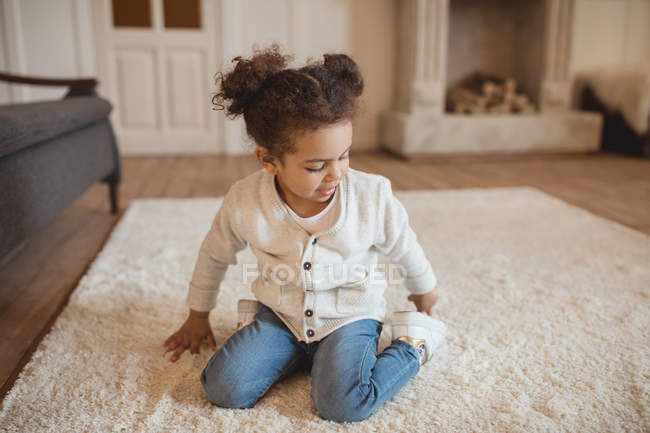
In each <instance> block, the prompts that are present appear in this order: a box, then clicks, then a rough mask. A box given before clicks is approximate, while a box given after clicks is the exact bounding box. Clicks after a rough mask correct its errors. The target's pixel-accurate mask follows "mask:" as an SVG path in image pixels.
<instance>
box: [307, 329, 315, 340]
mask: <svg viewBox="0 0 650 433" xmlns="http://www.w3.org/2000/svg"><path fill="white" fill-rule="evenodd" d="M315 334H316V333H315V332H314V330H313V329H308V330H307V337H309V338H311V337H313V336H314V335H315Z"/></svg>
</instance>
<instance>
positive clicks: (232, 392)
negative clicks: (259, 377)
mask: <svg viewBox="0 0 650 433" xmlns="http://www.w3.org/2000/svg"><path fill="white" fill-rule="evenodd" d="M211 367H212V368H211ZM222 373H223V370H222V369H219V368H214V367H213V366H212V365H211V363H209V364H208V366H207V367H205V369H204V370H203V372H202V373H201V383H202V384H203V389H205V393H206V394H207V396H208V399H209V400H210V401H211V402H212V403H214V404H216V405H217V406H219V407H224V408H229V409H248V408H251V407H253V406H254V405H255V403H256V402H257V399H256V398H255V397H254V396H251V393H250V392H248V391H247V390H246V389H245V387H244V386H241V384H237V383H234V382H233V381H231V380H228V378H227V377H225V376H226V375H224V374H222Z"/></svg>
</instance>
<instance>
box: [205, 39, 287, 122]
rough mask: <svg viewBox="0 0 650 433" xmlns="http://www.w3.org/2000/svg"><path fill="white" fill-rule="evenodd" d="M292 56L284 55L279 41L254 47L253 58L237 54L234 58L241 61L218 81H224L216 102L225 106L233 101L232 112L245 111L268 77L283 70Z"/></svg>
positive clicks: (214, 99) (214, 100) (230, 106)
mask: <svg viewBox="0 0 650 433" xmlns="http://www.w3.org/2000/svg"><path fill="white" fill-rule="evenodd" d="M292 58H293V57H292V56H291V55H282V54H281V53H280V47H279V46H278V44H273V45H271V46H270V47H269V48H267V49H264V50H260V49H256V48H254V49H253V56H252V57H251V58H249V59H247V58H243V57H241V56H237V57H235V58H234V59H232V61H233V62H237V64H236V65H235V67H234V69H233V70H232V71H230V72H228V73H227V74H226V75H225V76H224V75H223V74H218V75H217V79H216V82H217V84H218V82H219V81H221V91H220V92H219V93H218V94H216V95H215V96H214V98H213V102H215V104H216V105H219V106H221V107H222V108H225V107H224V102H225V101H226V100H230V101H231V103H230V105H229V106H228V113H229V114H230V115H232V116H237V115H239V114H242V113H244V112H245V111H246V109H247V108H248V106H249V105H250V104H251V103H252V102H254V101H255V99H256V98H257V96H258V94H259V91H260V90H261V88H262V86H263V85H264V82H265V81H266V79H267V78H269V77H270V76H272V75H274V74H276V73H277V72H279V71H281V70H283V69H284V68H285V67H286V66H287V63H288V62H289V61H290V60H291V59H292Z"/></svg>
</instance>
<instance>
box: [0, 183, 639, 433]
mask: <svg viewBox="0 0 650 433" xmlns="http://www.w3.org/2000/svg"><path fill="white" fill-rule="evenodd" d="M397 195H398V197H399V198H400V199H401V200H402V202H403V203H404V205H405V206H406V208H407V210H408V211H409V214H410V216H411V223H412V225H413V227H414V228H415V230H416V232H417V234H418V238H419V240H420V242H421V243H422V245H423V247H424V249H425V251H426V254H427V256H428V257H429V259H430V260H431V262H432V264H433V266H434V269H435V271H436V273H437V276H438V278H439V286H438V291H439V294H440V301H439V304H438V306H437V307H436V312H437V313H436V314H437V316H438V317H439V318H441V319H442V320H443V321H444V322H446V323H447V325H448V326H449V334H448V339H447V342H446V344H445V345H443V347H442V349H441V350H440V351H439V352H438V354H437V356H436V357H435V358H434V359H433V360H432V361H431V362H429V363H428V364H427V365H426V366H425V367H424V368H423V369H422V370H421V371H420V373H419V374H418V375H417V376H416V377H415V378H413V379H412V380H411V381H410V382H409V383H408V384H407V385H406V387H405V388H403V389H402V390H401V391H400V392H399V393H398V394H397V396H395V397H394V398H393V399H392V400H390V401H389V402H388V403H387V404H386V405H385V406H384V407H383V408H381V409H379V410H378V411H377V412H376V413H375V414H374V415H373V416H371V417H370V418H369V419H368V420H366V421H364V422H361V423H355V424H349V425H345V424H336V423H333V422H327V421H323V420H322V419H320V418H319V417H318V415H317V414H316V412H315V410H314V407H313V404H312V402H311V399H310V397H309V387H310V377H309V375H308V374H307V373H298V374H296V375H295V376H292V377H290V378H289V379H287V380H286V381H284V382H282V383H280V384H278V385H276V386H275V387H274V388H272V390H271V391H270V392H269V394H268V395H267V396H266V397H264V398H263V399H262V400H261V401H260V402H259V403H258V405H257V406H256V407H255V408H253V409H251V410H227V409H220V408H217V407H215V406H213V405H211V404H210V403H209V402H208V400H207V399H206V397H205V395H204V392H203V389H202V387H201V384H200V382H199V374H200V372H201V370H202V368H203V366H204V365H205V364H206V362H207V360H208V357H209V356H210V353H209V350H208V349H207V346H204V347H203V350H202V351H201V353H200V354H199V355H195V356H192V355H189V354H184V355H183V356H182V358H181V359H180V360H179V361H178V362H177V363H176V364H173V363H170V362H169V361H168V360H167V359H166V358H164V357H163V348H162V343H163V341H164V340H165V338H166V337H167V336H168V335H170V334H171V333H172V332H173V331H174V330H176V328H177V327H178V326H179V325H180V324H181V323H182V322H183V320H184V318H185V315H186V307H185V306H184V298H185V294H186V287H187V283H188V280H189V278H190V274H191V271H192V268H193V265H194V261H195V259H196V254H197V251H198V248H199V244H200V242H201V240H202V238H203V236H204V234H205V232H206V231H207V229H208V227H209V224H210V222H211V219H212V217H213V215H214V214H215V212H216V210H217V208H218V206H219V203H220V199H186V200H173V199H151V200H137V201H135V202H133V204H132V205H131V207H130V208H129V209H128V211H127V212H126V214H125V215H124V217H123V218H122V220H121V221H120V222H119V224H118V226H117V227H116V229H115V230H114V232H113V234H112V235H111V237H110V239H109V241H108V242H107V244H106V246H105V247H104V249H103V250H102V252H101V253H100V254H99V256H98V257H97V259H96V260H95V262H94V263H93V264H92V266H91V268H90V270H89V271H88V273H87V275H85V276H84V277H83V279H82V280H81V282H80V283H79V286H78V287H77V288H76V290H75V292H74V294H73V295H72V297H71V299H70V303H69V305H68V306H67V307H66V308H65V309H64V311H63V313H62V314H61V316H60V317H59V318H58V320H57V321H56V323H55V325H54V327H53V329H52V331H51V332H50V333H49V334H48V335H47V336H46V337H45V339H44V340H43V342H42V343H41V345H40V346H39V347H38V349H37V351H36V352H35V353H34V356H33V358H32V360H31V362H30V363H29V364H28V365H27V366H26V367H25V369H24V371H23V373H22V374H21V376H20V377H19V379H18V380H17V381H16V383H15V385H14V387H13V389H12V390H11V391H10V393H9V394H8V395H7V396H6V398H5V400H4V402H3V404H2V409H1V411H0V429H1V430H3V431H15V432H28V431H55V432H61V431H128V432H130V431H146V432H153V431H184V432H186V431H214V432H242V431H243V432H258V431H283V432H284V431H294V432H303V431H309V432H323V431H354V432H376V431H386V432H388V431H404V432H407V431H408V432H426V431H509V432H516V431H551V432H557V431H563V430H564V431H606V432H616V431H639V432H642V431H646V432H647V431H649V430H650V376H649V375H650V371H649V367H650V357H649V356H648V355H649V353H648V352H649V347H650V337H649V334H648V329H649V328H650V326H649V325H650V317H649V311H650V309H649V306H650V301H649V296H650V287H649V286H650V267H649V262H650V238H649V237H648V236H646V235H644V234H641V233H639V232H636V231H634V230H631V229H628V228H626V227H624V226H621V225H619V224H617V223H614V222H612V221H608V220H605V219H602V218H599V217H596V216H594V215H592V214H590V213H588V212H586V211H583V210H581V209H578V208H576V207H573V206H570V205H567V204H566V203H564V202H562V201H560V200H557V199H555V198H553V197H550V196H548V195H546V194H544V193H542V192H540V191H538V190H535V189H532V188H505V189H486V190H481V189H474V190H448V191H410V192H397ZM239 258H240V263H241V262H242V261H244V262H245V261H249V262H250V261H251V260H253V255H252V253H251V252H250V250H248V249H246V250H244V251H242V253H241V254H240V257H239ZM241 275H242V274H241V269H238V267H231V268H230V270H229V272H228V275H227V281H226V283H225V286H224V287H223V290H222V293H221V295H220V298H219V303H218V307H217V308H216V309H215V310H214V311H213V313H212V316H211V320H212V324H213V328H214V332H215V334H216V338H217V340H218V342H219V343H220V342H223V341H224V340H225V339H226V338H227V337H228V335H229V334H230V333H231V332H232V331H233V329H234V327H235V323H236V313H235V307H236V302H237V300H238V299H239V298H242V297H249V296H250V292H249V289H248V288H247V287H245V286H243V284H242V283H241ZM387 296H388V299H389V309H403V308H404V307H408V306H409V305H410V304H409V303H408V301H407V300H406V296H407V293H406V291H405V289H404V288H401V287H393V288H390V287H389V289H388V290H387ZM389 329H390V327H388V326H386V327H385V331H384V332H388V330H389ZM388 341H389V336H388V335H383V336H382V344H384V345H385V344H386V343H387V342H388Z"/></svg>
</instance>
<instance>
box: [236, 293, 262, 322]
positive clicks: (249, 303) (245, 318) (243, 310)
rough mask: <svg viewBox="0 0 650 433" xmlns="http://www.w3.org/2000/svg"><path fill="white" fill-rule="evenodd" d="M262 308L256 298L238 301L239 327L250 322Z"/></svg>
mask: <svg viewBox="0 0 650 433" xmlns="http://www.w3.org/2000/svg"><path fill="white" fill-rule="evenodd" d="M259 309H260V304H259V302H257V301H256V300H255V299H240V300H239V301H238V302H237V329H239V328H243V327H244V326H246V325H248V324H250V323H251V322H252V321H253V318H254V317H255V314H257V311H258V310H259Z"/></svg>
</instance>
